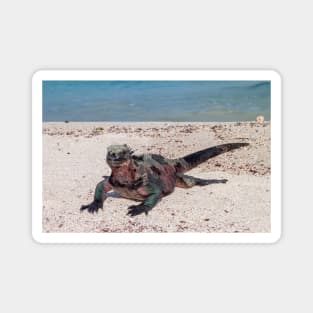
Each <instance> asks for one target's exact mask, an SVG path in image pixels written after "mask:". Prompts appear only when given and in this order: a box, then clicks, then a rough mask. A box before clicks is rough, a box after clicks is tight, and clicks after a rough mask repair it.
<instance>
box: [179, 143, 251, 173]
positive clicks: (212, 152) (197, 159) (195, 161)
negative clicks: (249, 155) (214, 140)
mask: <svg viewBox="0 0 313 313" xmlns="http://www.w3.org/2000/svg"><path fill="white" fill-rule="evenodd" d="M248 145H249V144H248V143H243V142H238V143H226V144H223V145H219V146H214V147H211V148H207V149H204V150H200V151H197V152H195V153H191V154H188V155H186V156H185V157H183V158H180V159H176V160H175V165H174V166H175V168H176V171H177V172H179V173H184V172H187V171H189V170H191V169H192V168H194V167H196V166H197V165H199V164H201V163H203V162H205V161H207V160H208V159H210V158H213V157H215V156H217V155H219V154H222V153H225V152H227V151H230V150H234V149H238V148H241V147H245V146H248Z"/></svg>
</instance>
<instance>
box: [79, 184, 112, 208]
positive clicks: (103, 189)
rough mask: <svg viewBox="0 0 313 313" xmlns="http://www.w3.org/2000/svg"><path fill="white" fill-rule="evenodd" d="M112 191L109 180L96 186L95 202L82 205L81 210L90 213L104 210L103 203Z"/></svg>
mask: <svg viewBox="0 0 313 313" xmlns="http://www.w3.org/2000/svg"><path fill="white" fill-rule="evenodd" d="M111 189H112V186H111V184H110V183H109V180H108V178H106V179H104V180H102V181H101V182H99V183H98V184H97V186H96V190H95V195H94V200H93V202H91V203H89V204H87V205H82V206H81V208H80V210H81V211H83V210H88V212H89V213H95V212H98V210H99V209H100V208H101V209H102V208H103V202H104V200H105V199H106V198H107V192H108V191H110V190H111Z"/></svg>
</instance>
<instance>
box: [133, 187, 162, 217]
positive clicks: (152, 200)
mask: <svg viewBox="0 0 313 313" xmlns="http://www.w3.org/2000/svg"><path fill="white" fill-rule="evenodd" d="M137 192H138V193H139V194H140V195H142V196H144V197H145V200H144V201H143V202H142V203H140V204H138V205H131V206H130V207H128V213H127V215H130V216H136V215H139V214H142V213H145V214H146V215H147V214H148V212H149V211H150V210H151V209H152V208H153V207H154V206H155V205H156V204H157V202H158V201H159V200H160V198H161V188H160V187H158V186H157V185H147V186H142V187H139V188H138V189H137Z"/></svg>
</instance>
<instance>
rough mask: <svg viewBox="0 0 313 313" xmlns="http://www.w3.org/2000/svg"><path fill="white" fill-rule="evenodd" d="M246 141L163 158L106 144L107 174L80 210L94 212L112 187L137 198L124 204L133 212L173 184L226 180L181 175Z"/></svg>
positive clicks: (183, 185) (152, 202) (148, 205)
mask: <svg viewBox="0 0 313 313" xmlns="http://www.w3.org/2000/svg"><path fill="white" fill-rule="evenodd" d="M247 145H248V144H247V143H230V144H224V145H219V146H215V147H212V148H208V149H204V150H201V151H198V152H195V153H192V154H190V155H187V156H185V157H183V158H179V159H174V160H172V159H167V158H164V157H163V156H161V155H158V154H143V155H139V156H136V155H133V152H132V151H131V150H130V149H129V147H128V146H127V145H115V146H110V147H108V153H107V163H108V164H109V166H110V167H111V170H112V172H111V176H110V177H106V178H105V179H104V180H102V181H101V182H99V183H98V184H97V186H96V190H95V195H94V201H93V202H91V203H90V204H87V205H83V206H82V207H81V211H83V210H88V212H90V213H94V212H98V210H99V209H100V208H101V209H102V208H103V202H104V201H105V199H106V198H107V193H108V192H109V191H110V190H112V189H113V190H114V191H116V192H118V193H119V194H120V196H121V197H124V198H128V199H132V200H137V201H141V203H140V204H138V205H132V206H130V207H129V208H128V213H127V214H128V215H130V216H135V215H138V214H141V213H145V214H148V212H149V211H150V210H151V209H152V208H153V207H154V206H155V205H156V204H157V202H158V201H159V200H160V199H161V198H162V197H164V196H166V195H168V194H170V193H172V192H173V191H174V189H175V187H181V188H190V187H193V186H195V185H198V186H204V185H209V184H217V183H226V182H227V180H226V179H221V180H216V179H214V180H209V179H201V178H196V177H192V176H187V175H184V173H185V172H186V171H189V170H190V169H192V168H194V167H195V166H197V165H199V164H200V163H202V162H205V161H207V160H208V159H209V158H212V157H214V156H216V155H219V154H221V153H224V152H227V151H230V150H233V149H238V148H240V147H243V146H247Z"/></svg>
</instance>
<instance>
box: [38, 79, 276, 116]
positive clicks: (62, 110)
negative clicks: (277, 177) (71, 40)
mask: <svg viewBox="0 0 313 313" xmlns="http://www.w3.org/2000/svg"><path fill="white" fill-rule="evenodd" d="M270 94H271V85H270V82H269V81H44V82H43V121H65V120H69V121H225V122H226V121H249V120H255V117H256V116H257V115H264V116H265V119H266V120H270V104H271V103H270Z"/></svg>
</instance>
